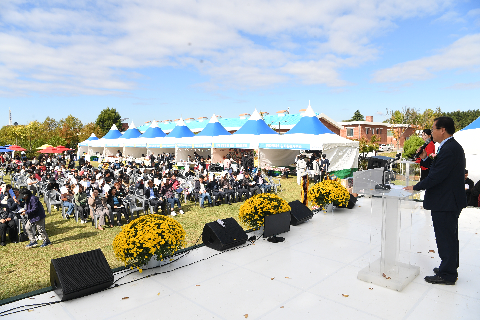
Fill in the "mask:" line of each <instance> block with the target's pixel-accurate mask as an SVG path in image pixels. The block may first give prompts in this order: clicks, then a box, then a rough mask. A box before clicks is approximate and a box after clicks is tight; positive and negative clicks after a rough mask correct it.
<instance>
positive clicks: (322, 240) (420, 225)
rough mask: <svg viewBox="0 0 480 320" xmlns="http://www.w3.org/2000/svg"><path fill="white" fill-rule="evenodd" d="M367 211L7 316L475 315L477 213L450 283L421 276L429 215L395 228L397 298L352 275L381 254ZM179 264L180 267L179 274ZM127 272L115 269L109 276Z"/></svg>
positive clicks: (433, 257) (471, 213) (190, 258)
mask: <svg viewBox="0 0 480 320" xmlns="http://www.w3.org/2000/svg"><path fill="white" fill-rule="evenodd" d="M375 211H376V212H375V213H373V214H371V213H370V199H366V198H361V199H359V201H358V202H357V206H356V207H355V208H354V209H353V210H348V209H340V210H336V211H335V212H334V213H333V214H330V213H326V214H325V213H319V214H317V215H315V216H314V217H313V219H312V220H309V221H307V222H306V223H304V224H302V225H300V226H297V227H294V226H292V228H291V231H290V232H288V233H285V234H282V235H281V236H284V237H285V238H286V240H285V242H283V243H277V244H274V243H270V242H267V241H266V240H264V239H260V240H258V241H257V242H256V243H255V244H254V245H249V246H246V247H243V248H240V249H236V250H232V251H228V252H225V253H221V254H217V253H218V252H217V251H214V250H212V249H209V248H207V247H202V248H199V249H196V250H192V251H190V253H189V254H187V255H186V256H184V257H183V258H181V259H180V260H178V261H175V262H174V263H172V264H170V265H168V266H163V267H160V268H156V269H154V270H150V271H144V272H143V273H141V274H140V273H138V272H136V273H133V274H130V275H128V276H126V277H124V278H122V279H120V280H119V281H118V283H119V284H122V283H126V282H129V281H132V280H136V279H139V278H141V277H145V276H146V275H149V274H151V273H153V272H164V271H169V270H172V269H176V270H173V271H172V272H168V273H162V274H158V275H155V276H152V277H148V278H145V279H141V280H138V281H134V282H131V283H128V284H125V285H122V286H119V287H117V288H113V289H110V290H106V291H103V292H99V293H96V294H92V295H90V296H86V297H83V298H79V299H76V300H71V301H66V302H60V303H57V304H54V305H49V306H45V307H41V308H37V309H34V310H31V311H24V312H20V313H15V314H11V315H8V316H7V318H8V319H35V320H41V319H48V320H51V319H82V320H83V319H228V320H231V319H245V318H248V319H275V320H278V319H302V320H303V319H389V320H392V319H421V320H424V319H437V320H439V319H448V320H451V319H460V318H461V319H479V317H480V234H479V233H480V222H479V220H480V210H478V209H476V208H467V209H465V210H463V212H462V214H461V216H460V220H459V238H460V268H459V279H458V281H457V284H456V285H455V286H444V285H433V284H429V283H426V282H425V281H424V280H423V278H424V277H425V276H427V275H433V271H432V269H433V268H434V267H437V266H438V264H439V258H438V254H437V253H432V252H429V251H430V250H434V251H435V252H436V251H437V248H436V244H435V238H434V234H433V227H432V221H431V217H430V212H429V211H424V210H421V209H420V210H418V209H417V210H416V211H414V212H413V215H412V223H411V228H410V227H408V228H406V229H405V230H403V231H402V232H404V233H405V234H406V236H405V237H406V240H405V239H403V238H402V241H401V250H403V251H401V254H400V260H402V261H403V262H409V261H408V259H410V263H411V264H413V265H416V266H419V267H420V275H419V276H418V277H416V278H415V280H414V281H413V282H412V283H410V284H408V285H407V287H406V288H405V289H403V291H401V292H397V291H394V290H390V289H386V288H382V287H379V286H376V285H373V284H371V283H366V282H363V281H360V280H358V279H357V274H358V272H359V270H361V269H362V268H364V267H365V266H367V265H368V263H369V261H373V260H374V259H376V258H378V254H379V251H380V235H379V233H380V229H381V213H380V210H378V211H377V210H375ZM409 233H411V238H410V237H409V236H408V234H409ZM370 235H372V237H371V241H370ZM410 239H411V242H410V243H409V240H410ZM408 251H410V253H408ZM215 254H217V255H216V256H213V257H211V258H210V259H207V260H204V261H199V262H197V263H194V264H192V265H189V264H191V263H193V262H195V261H198V260H200V259H204V258H208V257H210V256H212V255H215ZM183 265H188V266H185V267H184V268H180V269H177V268H178V267H180V266H183ZM45 272H49V271H48V270H45ZM125 274H126V273H117V274H116V275H115V279H119V278H120V277H121V276H123V275H125ZM57 300H58V298H57V296H56V295H55V294H54V293H53V292H48V293H44V294H41V295H37V296H34V297H31V298H27V299H23V300H21V301H17V302H14V303H10V304H8V305H3V306H1V307H0V312H4V311H5V310H9V309H12V308H15V307H19V306H24V305H31V304H39V303H45V302H53V301H57Z"/></svg>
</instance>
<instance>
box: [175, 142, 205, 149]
mask: <svg viewBox="0 0 480 320" xmlns="http://www.w3.org/2000/svg"><path fill="white" fill-rule="evenodd" d="M177 147H178V148H186V149H188V148H211V147H212V143H211V142H208V143H178V144H177Z"/></svg>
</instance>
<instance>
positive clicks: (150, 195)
mask: <svg viewBox="0 0 480 320" xmlns="http://www.w3.org/2000/svg"><path fill="white" fill-rule="evenodd" d="M145 197H146V198H147V200H148V203H149V204H150V206H151V207H153V211H154V212H155V214H158V208H162V207H163V206H164V201H163V200H162V199H161V198H160V195H159V193H158V189H157V188H156V187H155V186H154V184H153V181H152V180H149V181H148V188H146V189H145ZM162 211H163V210H162Z"/></svg>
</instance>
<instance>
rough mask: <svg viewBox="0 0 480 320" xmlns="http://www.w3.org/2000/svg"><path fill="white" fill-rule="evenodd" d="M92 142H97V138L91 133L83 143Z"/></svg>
mask: <svg viewBox="0 0 480 320" xmlns="http://www.w3.org/2000/svg"><path fill="white" fill-rule="evenodd" d="M92 140H98V138H97V136H96V135H95V133H92V134H91V135H90V137H88V139H87V140H85V141H92Z"/></svg>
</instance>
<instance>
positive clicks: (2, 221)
mask: <svg viewBox="0 0 480 320" xmlns="http://www.w3.org/2000/svg"><path fill="white" fill-rule="evenodd" d="M14 219H15V213H14V212H13V211H10V210H9V209H8V208H7V207H1V208H0V238H1V239H0V246H2V247H4V246H5V245H6V243H7V230H8V237H9V238H10V241H11V242H13V243H16V242H18V237H17V234H18V232H17V225H16V224H15V220H14Z"/></svg>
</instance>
